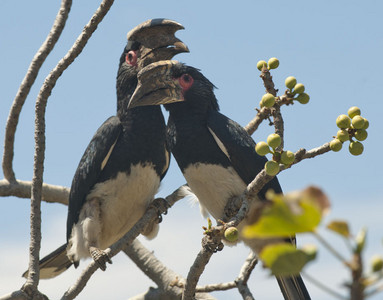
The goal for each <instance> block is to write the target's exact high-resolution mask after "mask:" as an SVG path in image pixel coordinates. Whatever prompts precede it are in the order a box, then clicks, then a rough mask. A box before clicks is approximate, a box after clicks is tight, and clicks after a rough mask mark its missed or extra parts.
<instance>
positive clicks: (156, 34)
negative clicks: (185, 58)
mask: <svg viewBox="0 0 383 300" xmlns="http://www.w3.org/2000/svg"><path fill="white" fill-rule="evenodd" d="M180 29H184V27H183V26H182V25H181V24H180V23H178V22H175V21H172V20H168V19H152V20H148V21H146V22H144V23H141V24H140V25H138V26H136V27H135V28H133V29H132V30H131V31H129V33H128V41H136V42H139V43H140V44H141V48H140V57H141V59H140V61H139V66H138V67H139V69H142V68H143V67H145V66H147V65H149V64H151V63H153V62H156V61H160V60H169V59H172V58H173V56H174V55H176V54H178V53H182V52H189V49H188V47H187V46H186V45H185V44H184V43H183V42H182V41H181V40H179V39H178V38H176V37H175V35H174V34H175V33H176V31H178V30H180Z"/></svg>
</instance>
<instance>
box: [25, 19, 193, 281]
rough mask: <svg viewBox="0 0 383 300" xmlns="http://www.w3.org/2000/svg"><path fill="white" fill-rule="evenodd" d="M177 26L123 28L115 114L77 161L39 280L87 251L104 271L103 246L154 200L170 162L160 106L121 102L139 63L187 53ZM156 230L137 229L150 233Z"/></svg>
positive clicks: (162, 22) (155, 23)
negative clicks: (63, 239) (63, 226)
mask: <svg viewBox="0 0 383 300" xmlns="http://www.w3.org/2000/svg"><path fill="white" fill-rule="evenodd" d="M179 29H183V26H182V25H181V24H179V23H177V22H174V21H171V20H166V19H153V20H148V21H146V22H144V23H142V24H140V25H138V26H137V27H135V28H134V29H133V30H131V31H130V32H129V33H128V43H127V46H126V47H125V48H124V51H123V53H122V55H121V58H120V63H119V68H118V73H117V115H116V116H113V117H110V118H109V119H107V120H106V121H105V122H104V123H103V124H102V125H101V127H100V128H99V129H98V130H97V132H96V133H95V135H94V136H93V138H92V140H91V141H90V143H89V145H88V147H87V148H86V150H85V153H84V155H83V156H82V158H81V161H80V163H79V165H78V167H77V170H76V173H75V175H74V178H73V181H72V186H71V190H70V195H69V208H68V218H67V243H66V244H64V245H63V246H61V247H60V248H58V249H57V250H56V251H54V252H53V253H51V254H49V255H48V256H46V257H44V258H43V259H42V260H41V261H40V278H51V277H55V276H57V275H59V274H60V273H62V272H63V271H65V270H66V269H67V268H69V267H70V266H71V265H72V264H74V265H75V266H76V267H77V266H78V264H79V261H80V260H81V259H83V258H86V257H90V256H91V257H92V258H93V259H94V260H95V261H96V262H97V263H98V265H99V267H100V268H101V269H102V270H105V269H106V263H107V262H111V261H110V258H109V257H108V255H107V254H106V253H105V252H104V251H103V250H104V249H106V248H108V247H109V246H110V245H111V244H113V243H114V242H116V241H117V240H119V239H120V238H121V237H122V236H123V235H124V234H125V233H127V232H128V231H129V230H130V229H131V228H132V227H133V225H134V224H135V223H136V222H137V221H138V220H139V219H140V218H141V217H142V216H143V214H144V213H145V211H146V209H147V207H148V206H149V205H150V203H151V202H152V200H153V199H154V196H155V194H156V193H157V191H158V188H159V186H160V182H161V180H162V178H163V177H164V176H165V174H166V172H167V170H168V167H169V159H170V154H169V151H168V149H167V145H166V124H165V120H164V117H163V115H162V112H161V108H160V107H159V106H147V107H137V108H132V109H128V103H129V99H130V97H131V95H132V94H133V92H134V90H135V88H136V85H137V73H138V72H139V71H140V70H141V69H142V68H143V67H145V66H146V65H148V64H150V63H152V62H155V61H160V60H167V59H171V58H172V57H173V56H174V55H176V54H177V53H182V52H189V50H188V48H187V47H186V45H185V44H183V43H182V42H181V41H180V40H179V39H177V38H176V37H175V35H174V34H175V32H176V31H177V30H179ZM156 228H157V229H158V224H156V226H152V228H150V229H151V230H146V232H145V233H144V234H145V235H147V236H149V237H154V236H155V235H156V234H157V231H156V230H157V229H156ZM24 275H25V274H24Z"/></svg>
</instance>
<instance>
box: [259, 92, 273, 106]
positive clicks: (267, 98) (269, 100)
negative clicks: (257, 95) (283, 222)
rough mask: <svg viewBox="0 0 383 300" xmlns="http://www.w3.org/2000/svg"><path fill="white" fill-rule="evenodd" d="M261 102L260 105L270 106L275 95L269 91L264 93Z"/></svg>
mask: <svg viewBox="0 0 383 300" xmlns="http://www.w3.org/2000/svg"><path fill="white" fill-rule="evenodd" d="M261 103H262V106H266V107H272V106H273V105H274V103H275V97H274V96H273V95H272V94H270V93H267V94H264V95H263V96H262V100H261Z"/></svg>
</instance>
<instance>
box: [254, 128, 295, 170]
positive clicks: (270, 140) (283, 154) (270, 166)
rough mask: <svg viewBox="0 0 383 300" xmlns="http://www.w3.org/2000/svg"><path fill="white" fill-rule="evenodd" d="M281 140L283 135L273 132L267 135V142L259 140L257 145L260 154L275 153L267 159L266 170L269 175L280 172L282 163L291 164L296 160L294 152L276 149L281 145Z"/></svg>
mask: <svg viewBox="0 0 383 300" xmlns="http://www.w3.org/2000/svg"><path fill="white" fill-rule="evenodd" d="M281 142H282V140H281V137H280V136H279V135H278V134H276V133H272V134H270V135H269V136H268V137H267V143H266V142H259V143H257V145H256V146H255V151H256V152H257V153H258V154H259V155H261V156H265V155H266V154H268V153H271V154H272V155H273V159H272V160H269V161H267V162H266V164H265V171H266V173H267V175H270V176H275V175H277V174H278V173H279V164H280V163H281V164H284V165H286V166H290V165H291V164H292V163H293V162H294V160H295V155H294V153H293V152H291V151H284V150H281V151H277V150H276V149H277V148H278V147H279V146H280V145H281Z"/></svg>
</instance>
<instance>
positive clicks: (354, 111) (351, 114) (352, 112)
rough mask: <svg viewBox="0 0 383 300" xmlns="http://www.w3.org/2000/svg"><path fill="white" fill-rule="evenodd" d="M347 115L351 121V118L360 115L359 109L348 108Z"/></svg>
mask: <svg viewBox="0 0 383 300" xmlns="http://www.w3.org/2000/svg"><path fill="white" fill-rule="evenodd" d="M347 114H348V116H349V117H350V118H351V119H352V118H353V117H355V116H357V115H360V108H359V107H356V106H353V107H350V108H349V109H348V111H347Z"/></svg>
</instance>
